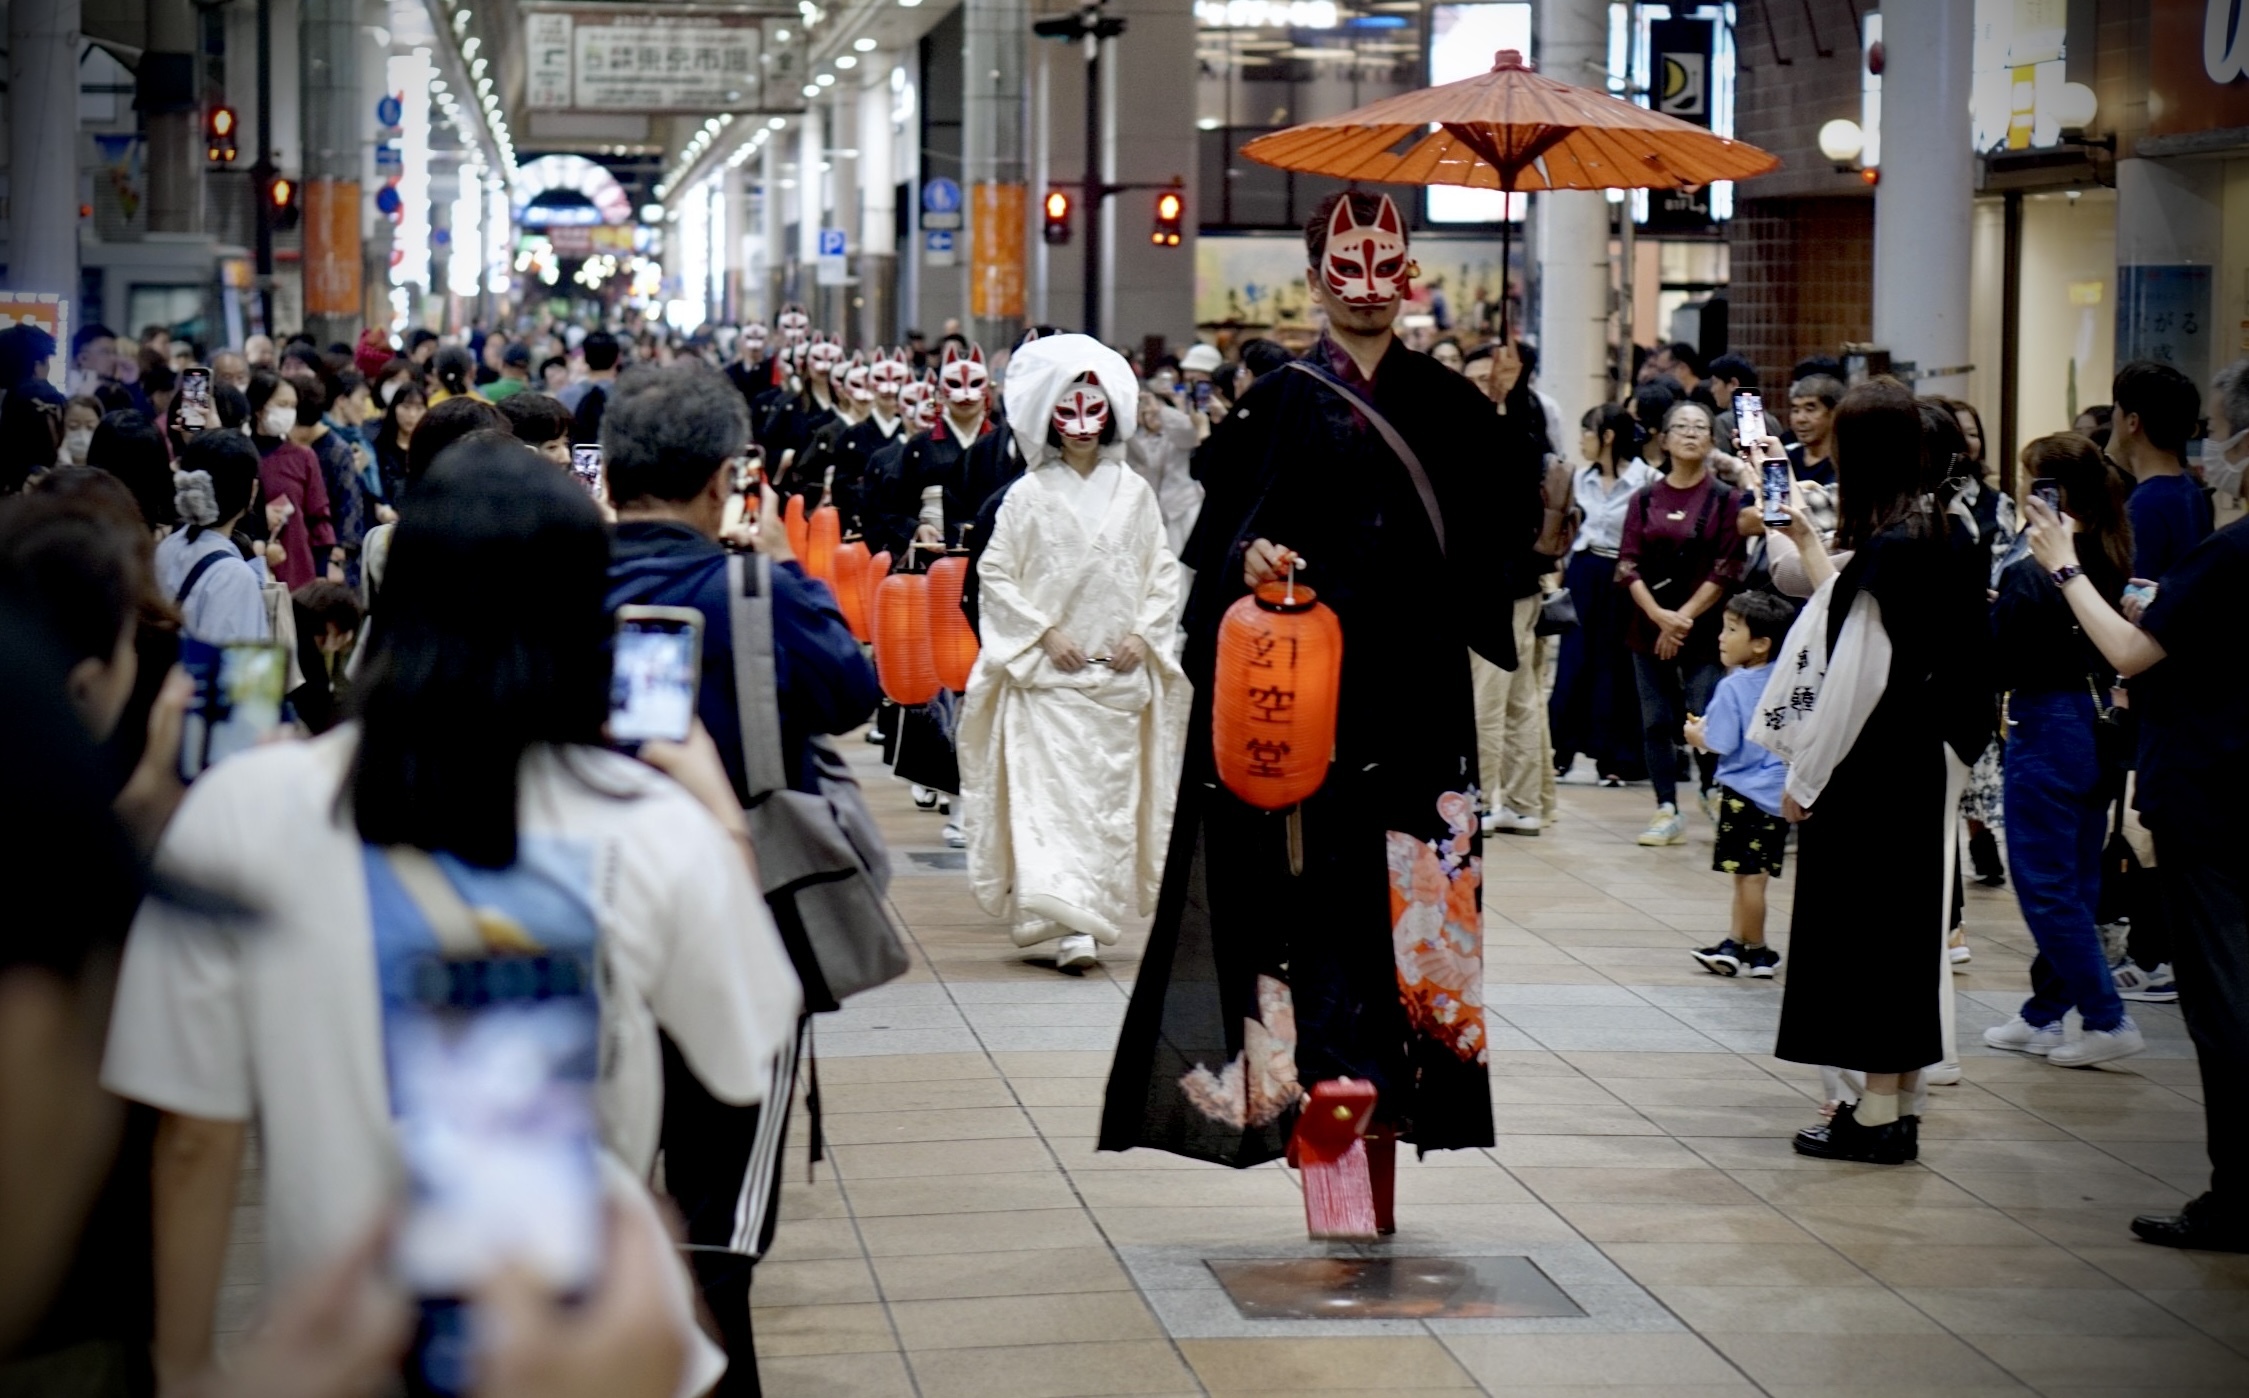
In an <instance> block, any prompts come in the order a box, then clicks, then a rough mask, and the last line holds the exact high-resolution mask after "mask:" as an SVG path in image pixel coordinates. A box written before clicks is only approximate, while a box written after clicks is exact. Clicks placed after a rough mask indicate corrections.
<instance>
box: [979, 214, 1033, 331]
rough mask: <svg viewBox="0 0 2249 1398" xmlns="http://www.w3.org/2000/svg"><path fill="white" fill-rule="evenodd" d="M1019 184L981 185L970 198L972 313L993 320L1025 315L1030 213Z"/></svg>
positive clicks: (1020, 317) (1012, 318)
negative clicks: (1026, 219)
mask: <svg viewBox="0 0 2249 1398" xmlns="http://www.w3.org/2000/svg"><path fill="white" fill-rule="evenodd" d="M1029 207H1030V204H1029V193H1028V191H1027V190H1026V189H1025V187H1024V186H1022V185H1019V184H979V185H977V186H975V187H974V189H973V190H972V191H971V194H970V200H969V212H970V222H969V239H968V257H969V278H968V313H969V314H970V315H972V316H980V317H983V318H985V319H989V320H1020V319H1022V317H1023V285H1024V280H1025V273H1024V268H1025V253H1024V245H1025V243H1026V242H1028V241H1029V240H1028V238H1027V237H1026V234H1025V223H1024V219H1025V211H1026V210H1027V209H1028V208H1029Z"/></svg>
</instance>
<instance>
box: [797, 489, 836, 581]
mask: <svg viewBox="0 0 2249 1398" xmlns="http://www.w3.org/2000/svg"><path fill="white" fill-rule="evenodd" d="M842 547H843V516H842V515H839V514H837V513H836V507H835V506H833V505H822V506H821V507H820V508H819V509H817V510H814V511H813V512H812V520H811V523H810V524H809V525H807V526H806V528H805V540H804V571H806V572H807V573H810V574H811V575H812V576H814V577H816V578H818V579H819V580H820V581H822V582H824V583H826V584H827V585H828V588H829V590H830V591H833V590H834V589H835V585H836V550H837V549H839V548H842Z"/></svg>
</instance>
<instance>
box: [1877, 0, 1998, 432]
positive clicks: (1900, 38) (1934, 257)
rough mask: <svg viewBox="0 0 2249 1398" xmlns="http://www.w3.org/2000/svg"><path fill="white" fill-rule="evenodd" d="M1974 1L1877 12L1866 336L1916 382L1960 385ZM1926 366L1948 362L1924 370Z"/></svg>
mask: <svg viewBox="0 0 2249 1398" xmlns="http://www.w3.org/2000/svg"><path fill="white" fill-rule="evenodd" d="M1973 11H1974V7H1973V6H1971V5H1963V4H1959V3H1957V0H1890V3H1888V4H1886V5H1885V6H1884V7H1883V12H1882V14H1883V18H1882V38H1883V48H1884V51H1885V55H1886V60H1887V61H1886V63H1885V65H1884V68H1883V73H1882V182H1881V183H1880V184H1879V185H1877V186H1876V187H1875V193H1874V339H1875V341H1876V343H1878V344H1882V345H1885V346H1887V347H1888V348H1889V351H1890V354H1891V357H1892V359H1893V360H1904V361H1908V362H1910V363H1911V364H1912V365H1913V366H1914V368H1915V372H1916V373H1918V374H1921V375H1924V377H1920V378H1917V379H1915V380H1914V381H1913V390H1914V392H1916V393H1921V394H1929V393H1941V394H1949V395H1953V396H1956V397H1957V396H1964V395H1966V394H1967V392H1968V391H1969V381H1968V368H1969V363H1968V314H1969V289H1968V267H1969V261H1970V257H1969V252H1970V249H1969V240H1970V233H1971V229H1970V222H1971V213H1972V208H1973V204H1974V195H1975V168H1974V165H1975V163H1974V157H1973V153H1972V150H1971V147H1972V145H1973V141H1972V139H1971V130H1970V126H1969V117H1968V89H1969V86H1970V68H1969V54H1970V49H1971V46H1972V43H1973V38H1974V13H1973ZM1994 367H1996V366H1994ZM1932 370H1936V371H1944V370H1952V371H1955V372H1951V373H1942V372H1940V373H1938V374H1937V375H1935V376H1933V377H1931V376H1928V375H1929V374H1930V371H1932Z"/></svg>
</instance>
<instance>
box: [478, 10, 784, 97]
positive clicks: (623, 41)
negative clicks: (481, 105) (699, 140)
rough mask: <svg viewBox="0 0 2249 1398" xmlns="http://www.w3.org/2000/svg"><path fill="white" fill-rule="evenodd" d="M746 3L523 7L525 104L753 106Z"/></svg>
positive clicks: (755, 85)
mask: <svg viewBox="0 0 2249 1398" xmlns="http://www.w3.org/2000/svg"><path fill="white" fill-rule="evenodd" d="M763 23H764V20H763V18H761V16H760V15H759V14H758V13H757V12H756V10H755V9H748V8H745V9H739V10H726V11H713V10H708V9H694V10H688V9H664V8H658V7H656V6H638V5H636V6H633V7H631V8H608V7H604V6H598V5H526V6H524V7H523V37H524V54H525V71H524V105H525V106H526V107H528V108H530V109H531V110H533V111H566V110H575V111H595V112H601V111H610V112H643V113H646V112H724V111H741V110H744V109H749V108H755V107H758V106H760V105H761V104H760V102H759V100H758V98H759V86H760V83H759V78H760V69H761V65H760V63H759V56H760V55H761V54H762V53H763V52H764V33H763V29H762V27H761V26H762V25H763Z"/></svg>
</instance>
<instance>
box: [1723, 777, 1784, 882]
mask: <svg viewBox="0 0 2249 1398" xmlns="http://www.w3.org/2000/svg"><path fill="white" fill-rule="evenodd" d="M1787 852H1788V822H1787V821H1785V820H1783V819H1781V818H1780V817H1779V816H1777V815H1767V814H1765V809H1764V807H1762V806H1760V805H1758V804H1757V803H1756V802H1755V801H1752V800H1750V799H1749V798H1748V797H1746V796H1744V795H1742V794H1741V793H1740V792H1738V791H1736V790H1734V789H1733V788H1732V787H1730V786H1721V787H1719V788H1718V848H1717V850H1716V851H1715V852H1714V853H1713V854H1712V855H1711V857H1710V867H1711V868H1713V869H1715V870H1717V871H1718V872H1719V873H1721V874H1771V875H1773V876H1775V877H1776V878H1777V877H1778V876H1779V875H1780V862H1781V858H1782V856H1783V855H1785V854H1786V853H1787Z"/></svg>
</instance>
